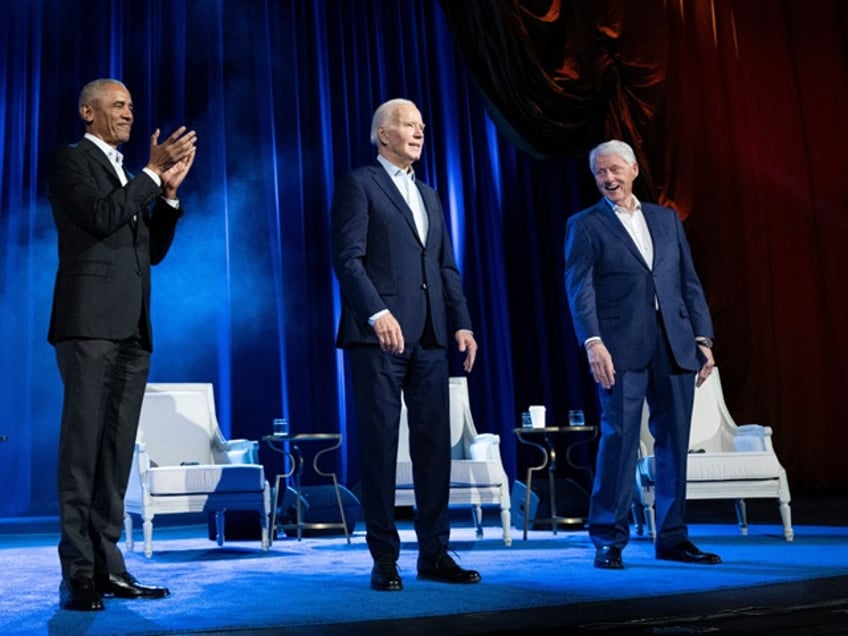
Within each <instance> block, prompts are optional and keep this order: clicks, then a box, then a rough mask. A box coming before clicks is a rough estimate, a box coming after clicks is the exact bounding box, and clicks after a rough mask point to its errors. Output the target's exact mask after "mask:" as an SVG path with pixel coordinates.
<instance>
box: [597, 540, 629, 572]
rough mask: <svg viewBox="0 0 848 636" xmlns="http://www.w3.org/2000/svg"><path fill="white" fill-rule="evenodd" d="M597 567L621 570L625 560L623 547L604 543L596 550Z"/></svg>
mask: <svg viewBox="0 0 848 636" xmlns="http://www.w3.org/2000/svg"><path fill="white" fill-rule="evenodd" d="M595 567H596V568H601V569H602V570H621V569H622V568H624V561H622V559H621V548H617V547H615V546H614V545H603V546H601V547H600V548H597V549H596V550H595Z"/></svg>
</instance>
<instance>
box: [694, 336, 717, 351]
mask: <svg viewBox="0 0 848 636" xmlns="http://www.w3.org/2000/svg"><path fill="white" fill-rule="evenodd" d="M695 342H697V343H698V344H699V345H702V346H704V347H706V348H707V349H712V348H713V341H712V340H711V339H710V338H707V337H706V336H705V337H703V338H698V339H697V340H695Z"/></svg>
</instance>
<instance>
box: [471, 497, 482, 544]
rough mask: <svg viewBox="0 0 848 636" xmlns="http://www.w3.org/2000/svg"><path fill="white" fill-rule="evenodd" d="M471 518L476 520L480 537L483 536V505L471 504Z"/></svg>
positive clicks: (477, 532)
mask: <svg viewBox="0 0 848 636" xmlns="http://www.w3.org/2000/svg"><path fill="white" fill-rule="evenodd" d="M471 519H472V521H473V522H474V528H475V529H476V533H475V534H476V535H477V538H478V539H482V538H483V506H481V505H480V504H477V505H472V506H471Z"/></svg>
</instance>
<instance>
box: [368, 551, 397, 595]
mask: <svg viewBox="0 0 848 636" xmlns="http://www.w3.org/2000/svg"><path fill="white" fill-rule="evenodd" d="M371 589H374V590H378V591H380V592H400V591H401V590H402V589H403V581H401V578H400V574H398V570H397V565H396V564H395V560H394V559H393V558H392V557H384V558H381V559H378V560H377V561H374V567H373V568H371Z"/></svg>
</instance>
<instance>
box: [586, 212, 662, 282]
mask: <svg viewBox="0 0 848 636" xmlns="http://www.w3.org/2000/svg"><path fill="white" fill-rule="evenodd" d="M595 209H596V210H597V212H598V216H599V218H600V219H601V222H602V223H603V224H604V225H605V226H607V229H609V231H610V232H611V233H612V234H613V235H614V236H615V237H616V238H617V239H618V240H620V241H621V242H622V243H624V245H625V247H627V249H628V251H629V252H630V253H631V254H633V257H634V258H635V259H636V260H637V261H639V263H640V264H641V265H642V267H645V268H646V269H650V268H649V267H648V264H647V263H646V262H645V258H644V257H643V256H642V253H641V252H640V251H639V248H638V247H636V243H634V242H633V239H632V238H630V234H628V233H627V230H626V229H624V226H623V225H622V224H621V221H619V220H618V217H617V216H616V215H615V212H613V211H612V208H611V207H610V206H609V205H608V204H607V202H606V201H603V200H602V201H601V202H600V203H598V205H597V206H595ZM642 209H643V210H644V205H643V206H642ZM648 229H649V230H650V229H651V226H650V225H648ZM653 236H654V233H653V232H651V240H653ZM654 244H655V245H656V241H654ZM655 249H656V248H655ZM655 254H656V252H655ZM654 260H656V256H654Z"/></svg>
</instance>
